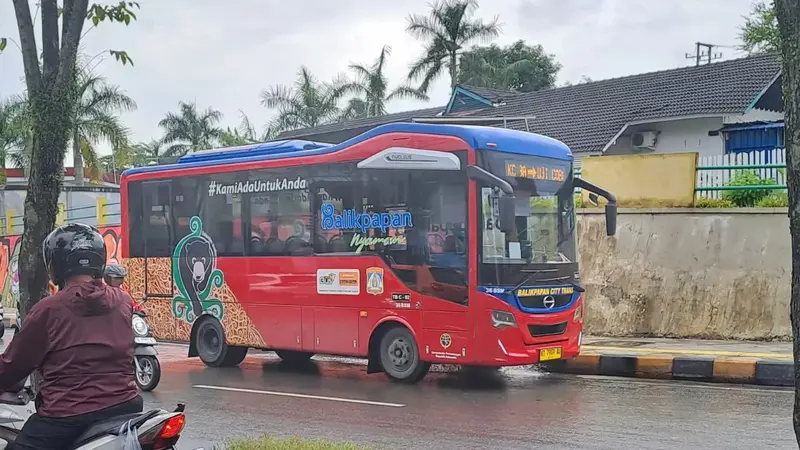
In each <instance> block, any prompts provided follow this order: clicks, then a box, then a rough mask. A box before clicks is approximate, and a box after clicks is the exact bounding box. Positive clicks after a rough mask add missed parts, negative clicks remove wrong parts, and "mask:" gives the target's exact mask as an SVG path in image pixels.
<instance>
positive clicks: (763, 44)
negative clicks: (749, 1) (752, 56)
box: [739, 1, 781, 53]
mask: <svg viewBox="0 0 800 450" xmlns="http://www.w3.org/2000/svg"><path fill="white" fill-rule="evenodd" d="M739 39H741V41H742V49H744V50H746V51H748V52H750V53H761V52H778V51H779V50H780V46H781V41H780V39H781V37H780V33H779V31H778V19H777V17H776V14H775V5H774V4H773V2H770V3H769V4H768V3H766V2H763V1H762V2H760V3H755V4H753V7H752V9H751V10H750V15H748V16H745V18H744V25H742V26H741V27H740V28H739Z"/></svg>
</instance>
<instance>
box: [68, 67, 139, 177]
mask: <svg viewBox="0 0 800 450" xmlns="http://www.w3.org/2000/svg"><path fill="white" fill-rule="evenodd" d="M75 93H76V98H77V101H76V106H75V112H74V116H73V125H72V130H71V141H72V152H73V167H74V168H75V181H76V182H78V183H82V182H83V167H84V163H85V166H86V168H87V169H89V172H90V174H91V176H92V178H93V179H95V180H96V179H97V178H98V177H99V175H100V170H101V167H100V164H99V158H100V157H99V155H98V154H97V150H96V148H97V144H98V143H99V142H106V143H108V144H111V147H112V151H115V152H117V153H118V156H119V157H121V158H123V159H125V156H124V155H122V153H124V152H125V151H126V149H127V148H128V134H129V131H128V129H127V128H126V127H125V126H124V125H123V124H122V121H121V120H120V118H119V116H118V114H119V113H120V112H123V111H134V110H135V109H136V102H135V101H134V100H133V99H132V98H131V97H129V96H128V95H127V94H125V92H123V91H122V89H121V88H120V87H119V86H116V85H113V84H109V83H108V82H107V81H106V79H105V78H104V77H101V76H98V75H95V74H93V73H91V72H89V71H88V70H80V71H79V72H78V76H77V77H76V90H75Z"/></svg>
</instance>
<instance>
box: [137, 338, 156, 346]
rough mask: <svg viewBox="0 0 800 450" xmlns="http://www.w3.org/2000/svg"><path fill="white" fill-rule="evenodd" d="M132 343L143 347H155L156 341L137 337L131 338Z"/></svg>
mask: <svg viewBox="0 0 800 450" xmlns="http://www.w3.org/2000/svg"><path fill="white" fill-rule="evenodd" d="M133 342H134V343H136V344H143V345H156V339H155V338H151V337H137V338H133Z"/></svg>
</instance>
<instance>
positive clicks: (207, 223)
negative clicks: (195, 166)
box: [199, 174, 244, 256]
mask: <svg viewBox="0 0 800 450" xmlns="http://www.w3.org/2000/svg"><path fill="white" fill-rule="evenodd" d="M238 182H239V181H238V180H237V179H236V176H235V175H233V174H222V175H211V176H209V177H208V179H206V180H205V182H204V183H203V184H202V185H200V187H202V188H203V189H202V191H200V194H199V195H204V194H205V195H206V196H207V198H206V199H205V201H204V202H202V203H203V205H202V214H201V218H202V219H203V231H204V232H205V233H206V234H208V235H209V236H210V237H211V240H212V241H213V242H214V246H215V247H216V249H217V255H218V256H242V255H244V239H243V236H242V194H239V193H235V189H234V188H233V186H236V185H237V184H238ZM218 186H221V187H222V188H221V189H218V188H217V187H218ZM228 187H231V188H230V189H228Z"/></svg>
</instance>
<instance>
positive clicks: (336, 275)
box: [317, 269, 361, 295]
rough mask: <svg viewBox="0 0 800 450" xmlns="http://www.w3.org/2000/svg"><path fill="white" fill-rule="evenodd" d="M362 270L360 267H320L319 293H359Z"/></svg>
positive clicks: (318, 274)
mask: <svg viewBox="0 0 800 450" xmlns="http://www.w3.org/2000/svg"><path fill="white" fill-rule="evenodd" d="M360 293H361V272H359V270H358V269H318V270H317V294H332V295H358V294H360Z"/></svg>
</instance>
